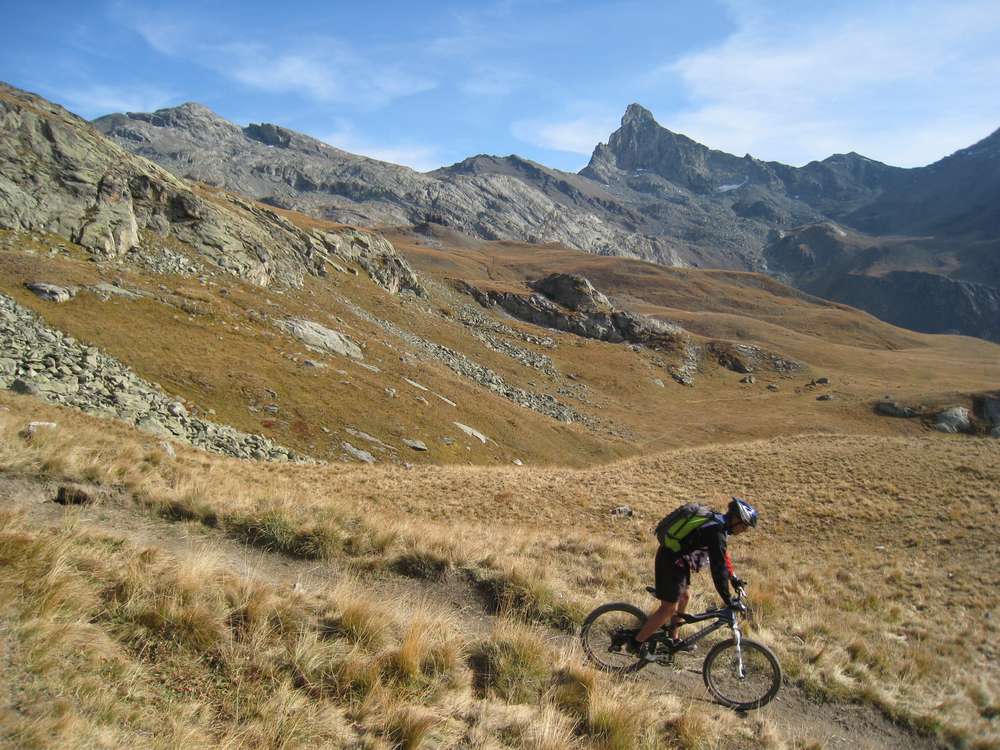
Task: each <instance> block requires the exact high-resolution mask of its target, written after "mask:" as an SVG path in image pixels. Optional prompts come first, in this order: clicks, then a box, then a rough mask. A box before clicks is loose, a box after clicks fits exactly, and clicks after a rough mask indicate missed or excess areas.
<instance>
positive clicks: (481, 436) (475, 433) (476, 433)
mask: <svg viewBox="0 0 1000 750" xmlns="http://www.w3.org/2000/svg"><path fill="white" fill-rule="evenodd" d="M452 424H453V425H455V426H456V427H457V428H458V429H460V430H461V431H462V432H464V433H465V434H466V435H468V436H469V437H473V438H475V439H476V440H478V441H479V442H480V443H483V444H484V445H485V443H486V441H487V440H488V438H487V437H486V436H485V435H484V434H483V433H481V432H480V431H479V430H475V429H473V428H472V427H469V425H467V424H462V423H461V422H452Z"/></svg>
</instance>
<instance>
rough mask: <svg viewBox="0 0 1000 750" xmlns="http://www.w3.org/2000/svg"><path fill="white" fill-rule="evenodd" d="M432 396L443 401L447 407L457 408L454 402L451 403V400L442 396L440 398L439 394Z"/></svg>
mask: <svg viewBox="0 0 1000 750" xmlns="http://www.w3.org/2000/svg"><path fill="white" fill-rule="evenodd" d="M432 393H433V391H432ZM434 395H435V396H437V397H438V398H439V399H441V400H442V401H444V402H445V403H446V404H448V406H454V407H456V408H457V407H458V404H456V403H455V402H454V401H452V400H451V399H450V398H445V397H444V396H442V395H441V394H440V393H434Z"/></svg>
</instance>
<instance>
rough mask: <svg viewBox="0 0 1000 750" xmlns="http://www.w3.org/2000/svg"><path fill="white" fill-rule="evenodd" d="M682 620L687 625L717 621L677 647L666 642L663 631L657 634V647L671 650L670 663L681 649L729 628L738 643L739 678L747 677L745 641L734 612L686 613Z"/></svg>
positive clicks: (725, 610)
mask: <svg viewBox="0 0 1000 750" xmlns="http://www.w3.org/2000/svg"><path fill="white" fill-rule="evenodd" d="M681 620H682V622H685V623H694V622H704V621H705V620H715V622H713V623H712V624H711V625H706V626H705V627H703V628H702V629H701V630H699V631H698V632H696V633H692V634H691V635H689V636H688V637H687V638H685V639H683V640H682V641H680V642H679V643H678V644H677V645H675V646H670V645H669V644H668V643H667V640H666V638H667V636H666V634H665V633H664V632H663V631H662V630H661V631H660V632H659V633H657V634H656V635H655V636H654V637H655V638H656V640H657V645H659V644H663V645H665V646H667V648H668V649H669V650H668V653H667V657H668V659H667V661H668V662H670V661H673V658H674V654H675V653H676V652H677V651H679V650H680V649H682V648H684V647H686V646H691V645H693V644H695V643H697V642H698V641H700V640H701V639H702V638H705V637H706V636H709V635H711V634H712V633H714V632H715V631H716V630H719V629H720V628H724V627H726V626H729V627H730V628H731V629H732V631H733V639H734V640H735V641H736V660H737V669H738V670H739V676H740V678H743V677H745V676H746V673H745V671H744V669H743V651H742V649H741V648H740V643H741V642H742V640H743V635H742V633H741V632H740V625H739V621H738V620H737V619H736V614H735V613H734V612H732V611H731V610H728V609H715V610H711V611H710V612H703V613H702V614H700V615H689V614H687V613H685V614H683V615H681ZM657 661H659V660H657Z"/></svg>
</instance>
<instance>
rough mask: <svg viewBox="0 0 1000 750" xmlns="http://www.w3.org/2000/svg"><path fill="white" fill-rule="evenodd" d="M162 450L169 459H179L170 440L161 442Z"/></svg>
mask: <svg viewBox="0 0 1000 750" xmlns="http://www.w3.org/2000/svg"><path fill="white" fill-rule="evenodd" d="M160 448H161V449H162V450H163V453H164V454H165V455H166V456H167V458H177V451H175V450H174V445H173V443H171V442H170V441H169V440H161V441H160ZM261 454H262V455H261V457H262V458H263V451H262V452H261Z"/></svg>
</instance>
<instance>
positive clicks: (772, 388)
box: [767, 383, 778, 391]
mask: <svg viewBox="0 0 1000 750" xmlns="http://www.w3.org/2000/svg"><path fill="white" fill-rule="evenodd" d="M767 390H769V391H777V390H778V385H777V384H776V383H768V384H767Z"/></svg>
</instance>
